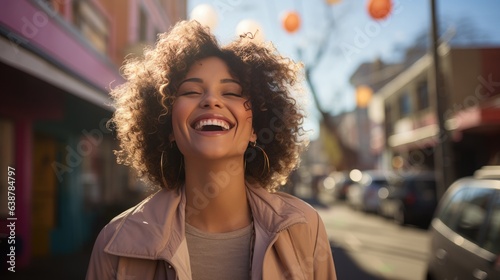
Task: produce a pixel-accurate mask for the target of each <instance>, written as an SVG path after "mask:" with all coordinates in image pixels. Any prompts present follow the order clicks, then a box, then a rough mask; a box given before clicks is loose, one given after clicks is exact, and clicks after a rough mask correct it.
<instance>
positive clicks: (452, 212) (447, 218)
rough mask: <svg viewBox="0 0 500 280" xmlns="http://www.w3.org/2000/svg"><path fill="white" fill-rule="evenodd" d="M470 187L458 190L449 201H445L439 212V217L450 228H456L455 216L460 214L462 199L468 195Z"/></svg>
mask: <svg viewBox="0 0 500 280" xmlns="http://www.w3.org/2000/svg"><path fill="white" fill-rule="evenodd" d="M467 191H468V189H461V190H458V191H457V192H456V193H455V194H454V195H453V196H452V197H451V198H450V199H449V200H448V201H446V202H445V203H443V207H442V209H441V211H440V212H439V215H438V217H439V219H440V220H441V221H442V222H443V223H444V224H445V225H447V226H448V227H449V228H454V226H453V225H454V224H455V221H454V218H455V217H457V216H458V212H459V211H460V207H461V204H462V201H463V200H464V199H465V197H466V195H467Z"/></svg>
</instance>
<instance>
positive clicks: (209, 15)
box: [189, 4, 218, 31]
mask: <svg viewBox="0 0 500 280" xmlns="http://www.w3.org/2000/svg"><path fill="white" fill-rule="evenodd" d="M189 18H190V19H194V20H196V21H198V22H199V23H200V24H201V25H205V26H208V27H209V28H210V30H212V31H213V30H214V28H215V27H216V26H217V21H218V19H217V12H216V11H215V9H214V8H213V7H212V6H211V5H209V4H200V5H198V6H196V7H194V9H193V10H192V11H191V14H190V17H189Z"/></svg>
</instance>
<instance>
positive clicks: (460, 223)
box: [454, 188, 494, 244]
mask: <svg viewBox="0 0 500 280" xmlns="http://www.w3.org/2000/svg"><path fill="white" fill-rule="evenodd" d="M493 195H494V190H493V189H479V188H478V189H470V191H469V194H468V195H467V196H466V197H465V199H464V200H463V203H462V206H461V209H460V210H459V213H458V217H457V220H456V224H455V227H454V229H455V231H456V233H458V234H460V235H461V236H462V237H464V238H466V239H468V240H469V241H471V242H474V243H476V244H478V243H479V241H480V240H479V238H480V236H479V233H480V230H481V227H482V225H483V224H484V222H485V220H486V218H487V213H488V207H489V204H490V202H491V200H492V199H491V198H492V197H493Z"/></svg>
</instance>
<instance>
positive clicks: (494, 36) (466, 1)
mask: <svg viewBox="0 0 500 280" xmlns="http://www.w3.org/2000/svg"><path fill="white" fill-rule="evenodd" d="M367 2H368V0H341V1H340V3H338V4H334V5H328V4H327V3H326V1H325V0H307V1H306V0H189V1H188V15H189V14H190V12H191V10H192V9H193V8H194V7H196V6H197V5H199V4H210V5H212V7H214V9H215V11H216V12H217V18H218V24H217V26H216V27H215V29H214V33H215V34H216V36H217V37H218V38H219V40H220V41H221V42H222V43H227V42H229V41H230V40H232V39H234V38H236V31H235V30H236V25H237V24H238V23H239V22H240V21H241V20H244V19H252V20H255V21H257V22H259V24H260V25H261V26H262V29H263V33H264V37H265V40H270V41H272V42H273V44H274V45H275V46H276V47H277V48H278V50H279V51H280V52H281V53H282V54H284V55H286V56H290V57H291V58H293V59H294V60H298V59H299V58H298V56H297V49H298V48H302V49H304V53H305V54H306V55H305V56H303V57H304V59H303V61H304V63H306V64H307V63H310V62H311V61H312V60H311V59H309V58H308V56H307V54H309V57H311V54H314V52H315V50H316V47H317V45H318V44H319V42H320V41H321V38H324V37H325V36H328V35H330V36H333V37H332V40H331V41H330V44H329V45H328V48H327V50H328V51H327V52H326V55H325V56H324V57H323V59H322V60H321V62H320V63H319V64H316V65H313V66H314V67H313V69H314V70H313V82H314V84H315V86H316V88H317V91H318V95H319V98H320V100H321V103H322V104H323V106H324V107H323V108H324V109H325V110H327V111H330V112H332V114H338V113H340V112H343V111H350V110H352V108H353V107H354V88H353V87H352V86H351V85H350V84H349V77H350V76H351V75H352V73H353V71H355V70H356V68H357V67H358V66H359V65H360V64H361V63H363V62H369V61H372V60H374V59H375V58H381V59H382V60H383V61H386V62H391V61H392V62H396V61H398V60H400V59H401V55H400V53H398V52H396V51H395V48H396V47H397V46H400V47H401V46H402V47H404V46H408V45H411V43H412V42H413V41H414V40H415V37H416V36H417V34H419V32H422V31H425V30H428V28H429V23H430V6H429V3H430V1H428V0H393V4H394V10H393V13H392V14H391V16H390V17H389V18H387V19H386V20H383V21H375V20H373V19H372V18H371V17H370V16H369V15H368V13H367V9H366V5H367ZM437 2H438V16H439V18H440V19H441V21H443V22H444V23H445V24H444V25H446V27H449V26H452V25H454V26H460V22H463V18H468V19H470V21H471V22H472V24H473V25H475V26H476V27H477V29H478V30H479V31H480V32H479V33H481V34H482V37H481V43H482V44H485V43H487V44H493V45H500V16H499V13H500V1H498V0H477V1H470V0H437ZM289 10H295V11H298V12H299V14H300V16H301V19H302V26H301V28H300V30H299V31H298V32H296V33H294V34H288V33H287V32H286V31H284V30H283V28H282V27H281V21H280V16H281V15H282V14H283V13H284V12H286V11H289ZM327 13H331V14H332V15H333V19H334V25H333V28H326V14H327ZM310 100H312V99H310ZM309 103H310V104H309V106H308V107H307V111H308V113H309V118H308V121H307V126H308V128H312V129H313V130H316V132H317V115H318V114H317V112H316V110H315V107H314V104H313V103H312V101H310V102H309ZM313 137H314V136H313Z"/></svg>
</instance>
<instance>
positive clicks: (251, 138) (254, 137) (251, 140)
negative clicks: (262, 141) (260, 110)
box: [250, 128, 257, 142]
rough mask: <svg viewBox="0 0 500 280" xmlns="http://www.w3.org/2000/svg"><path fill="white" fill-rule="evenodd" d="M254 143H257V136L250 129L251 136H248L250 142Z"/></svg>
mask: <svg viewBox="0 0 500 280" xmlns="http://www.w3.org/2000/svg"><path fill="white" fill-rule="evenodd" d="M255 141H257V134H256V133H255V131H254V130H253V128H252V134H251V135H250V142H255Z"/></svg>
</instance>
